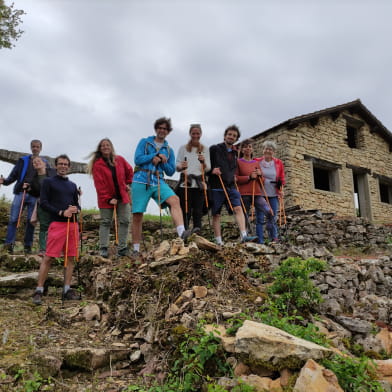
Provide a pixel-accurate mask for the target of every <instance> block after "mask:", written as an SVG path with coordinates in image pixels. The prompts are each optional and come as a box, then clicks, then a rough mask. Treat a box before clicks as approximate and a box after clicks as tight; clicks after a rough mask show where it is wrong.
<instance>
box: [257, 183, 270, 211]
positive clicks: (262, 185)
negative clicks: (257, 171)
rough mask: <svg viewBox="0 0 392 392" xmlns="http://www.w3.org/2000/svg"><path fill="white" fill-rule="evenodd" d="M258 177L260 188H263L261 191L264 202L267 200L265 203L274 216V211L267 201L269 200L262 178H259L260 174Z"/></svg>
mask: <svg viewBox="0 0 392 392" xmlns="http://www.w3.org/2000/svg"><path fill="white" fill-rule="evenodd" d="M258 178H259V182H260V185H261V189H262V190H263V193H264V195H265V200H266V202H267V204H268V207H269V209H270V211H271V214H272V216H274V211H273V210H272V208H271V204H270V202H269V200H268V196H267V193H266V192H265V188H264V184H263V180H262V179H261V177H260V176H259V177H258Z"/></svg>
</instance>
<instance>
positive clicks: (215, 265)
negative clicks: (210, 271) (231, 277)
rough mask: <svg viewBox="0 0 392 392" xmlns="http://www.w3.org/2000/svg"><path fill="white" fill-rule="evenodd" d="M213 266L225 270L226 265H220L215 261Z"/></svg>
mask: <svg viewBox="0 0 392 392" xmlns="http://www.w3.org/2000/svg"><path fill="white" fill-rule="evenodd" d="M212 265H213V266H214V267H216V268H220V269H225V265H224V264H223V263H219V262H218V261H214V262H213V263H212Z"/></svg>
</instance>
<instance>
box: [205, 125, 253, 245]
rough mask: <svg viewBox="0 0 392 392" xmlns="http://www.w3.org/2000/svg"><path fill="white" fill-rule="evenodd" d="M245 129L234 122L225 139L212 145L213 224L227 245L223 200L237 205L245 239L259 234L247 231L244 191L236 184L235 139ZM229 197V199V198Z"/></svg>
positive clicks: (251, 238) (219, 239) (234, 211)
mask: <svg viewBox="0 0 392 392" xmlns="http://www.w3.org/2000/svg"><path fill="white" fill-rule="evenodd" d="M240 136H241V133H240V130H239V129H238V127H237V126H236V125H230V126H229V127H227V128H226V130H225V133H224V139H223V143H220V144H216V145H213V146H211V147H210V159H211V168H212V170H211V175H210V180H209V181H210V187H211V190H212V200H213V205H212V226H213V229H214V235H215V241H216V243H217V244H218V245H223V240H222V234H221V223H220V213H221V209H222V206H223V204H225V203H226V209H228V210H229V209H230V205H231V207H233V213H234V216H235V220H236V222H237V225H238V228H239V229H240V232H241V241H242V242H249V241H254V240H256V239H257V237H253V236H249V235H248V233H247V231H246V222H245V215H244V212H243V211H242V207H241V195H240V193H239V192H238V190H237V189H236V187H235V171H236V168H237V158H238V156H237V150H236V149H235V147H234V143H236V142H237V141H238V139H239V138H240ZM227 199H229V200H227Z"/></svg>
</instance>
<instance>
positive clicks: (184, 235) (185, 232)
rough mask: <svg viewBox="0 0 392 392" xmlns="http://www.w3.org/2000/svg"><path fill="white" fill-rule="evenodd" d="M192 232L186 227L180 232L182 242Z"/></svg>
mask: <svg viewBox="0 0 392 392" xmlns="http://www.w3.org/2000/svg"><path fill="white" fill-rule="evenodd" d="M191 234H192V230H190V229H187V230H185V231H184V232H183V233H182V234H181V239H183V240H184V242H186V240H187V239H188V238H189V237H190V236H191Z"/></svg>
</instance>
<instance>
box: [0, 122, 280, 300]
mask: <svg viewBox="0 0 392 392" xmlns="http://www.w3.org/2000/svg"><path fill="white" fill-rule="evenodd" d="M154 130H155V135H153V136H150V137H147V138H143V139H141V140H140V141H139V143H138V145H137V147H136V151H135V156H134V162H135V167H134V168H132V166H131V165H130V164H129V163H128V162H127V161H126V159H125V158H123V157H122V156H120V155H117V154H116V153H115V149H114V146H113V144H112V142H111V141H110V139H108V138H104V139H102V140H101V141H100V142H99V143H98V146H97V148H96V150H95V151H94V152H92V153H91V154H90V155H89V163H88V172H89V173H90V174H91V175H92V178H93V180H94V186H95V189H96V192H97V199H98V207H99V210H100V227H99V247H100V255H101V256H102V257H105V258H107V257H108V256H109V250H108V249H109V237H110V228H111V226H112V222H113V220H114V223H115V227H116V242H117V243H118V247H117V253H118V256H134V257H137V256H138V255H139V254H140V242H141V240H142V223H143V214H144V213H145V211H146V209H147V205H148V202H149V200H150V199H154V200H155V202H156V203H157V204H158V206H159V208H160V213H161V211H162V208H166V207H169V210H170V214H171V217H172V219H173V222H174V225H175V228H176V231H177V234H178V236H179V237H180V238H182V239H183V240H187V238H188V237H189V236H190V235H191V234H192V233H196V232H199V231H200V230H201V228H202V217H203V215H204V214H205V213H206V212H207V213H208V211H209V209H211V215H212V228H213V231H214V237H215V241H216V243H217V244H218V245H223V240H222V234H221V210H222V207H223V205H225V206H226V209H227V210H228V212H229V213H233V214H234V217H235V220H236V223H237V225H238V228H239V231H240V235H241V241H242V242H249V241H258V242H259V243H264V221H266V229H267V233H268V237H269V241H272V242H278V241H279V233H278V227H277V212H278V208H279V203H280V200H281V193H282V187H283V185H284V183H285V178H284V167H283V163H282V161H281V160H279V159H277V158H276V157H274V153H275V151H276V145H275V143H274V142H272V141H265V142H264V143H263V156H262V157H260V158H254V157H253V142H252V140H246V141H244V142H242V143H241V144H240V147H239V149H237V147H236V143H237V142H238V140H239V138H240V136H241V134H240V130H239V128H238V127H237V126H236V125H230V126H229V127H227V128H226V130H225V132H224V136H223V142H222V143H219V144H216V145H213V146H211V147H210V148H209V149H208V148H206V146H204V145H203V144H202V143H201V142H200V139H201V136H202V129H201V126H200V125H199V124H192V125H191V126H190V130H189V135H190V139H189V141H188V143H187V144H185V145H183V146H181V147H180V149H179V151H178V154H177V156H175V154H174V152H173V150H172V148H171V147H170V146H169V144H168V142H167V140H166V138H167V136H168V135H169V134H170V132H171V131H172V125H171V120H170V118H166V117H161V118H159V119H157V120H156V121H155V123H154ZM30 146H31V152H32V154H31V155H27V156H23V157H22V158H20V159H19V160H18V162H17V163H16V165H15V166H14V168H13V169H12V171H11V173H10V175H9V176H8V177H7V178H3V177H2V176H1V178H0V184H3V185H9V184H12V183H14V182H16V184H15V187H14V199H13V201H12V204H11V211H10V217H9V222H8V226H7V235H6V239H5V244H4V249H6V250H7V251H8V252H10V253H12V252H13V250H14V244H15V237H16V230H17V228H18V226H19V224H20V219H21V212H22V210H23V209H24V208H26V209H27V220H26V228H25V236H24V251H25V253H26V254H29V253H31V252H32V243H33V234H34V223H35V222H36V221H37V220H38V221H39V223H40V225H39V227H40V232H39V255H41V256H42V257H43V259H42V261H41V264H40V270H39V275H38V284H37V288H36V290H35V292H34V294H33V302H34V303H35V304H37V305H39V304H41V303H42V295H43V293H44V289H45V281H46V278H47V275H48V272H49V268H50V265H51V262H52V261H53V259H54V258H57V257H61V256H63V255H64V258H65V260H64V266H65V267H66V269H65V278H64V290H63V299H64V300H75V299H79V298H80V296H79V294H78V292H77V291H76V290H74V289H72V288H71V287H70V286H71V278H72V273H73V268H74V264H75V260H76V259H77V257H78V244H79V226H78V219H77V214H78V213H79V212H80V209H81V207H80V201H79V199H80V189H78V188H77V186H76V184H74V183H73V182H72V181H70V180H69V179H68V176H67V175H68V173H69V170H70V165H71V161H70V159H69V157H68V156H67V155H65V154H62V155H59V156H58V157H57V158H56V159H55V168H54V169H52V168H50V167H49V164H48V162H47V161H46V160H45V159H44V158H42V157H40V153H41V150H42V143H41V141H39V140H32V141H31V145H30ZM175 171H178V172H180V173H181V174H180V180H179V182H178V185H177V187H176V189H174V190H173V189H172V188H171V187H170V186H169V185H168V184H167V183H166V182H165V180H164V176H165V175H166V176H172V175H173V174H174V173H175ZM207 184H208V185H207ZM131 213H132V230H131V231H132V247H133V248H132V250H131V251H130V249H129V247H128V233H129V223H130V217H131ZM253 214H255V221H256V235H255V236H254V235H251V234H250V233H249V227H250V225H249V222H250V220H252V219H253V218H254V217H253ZM191 221H192V229H191V228H190V222H191Z"/></svg>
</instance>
